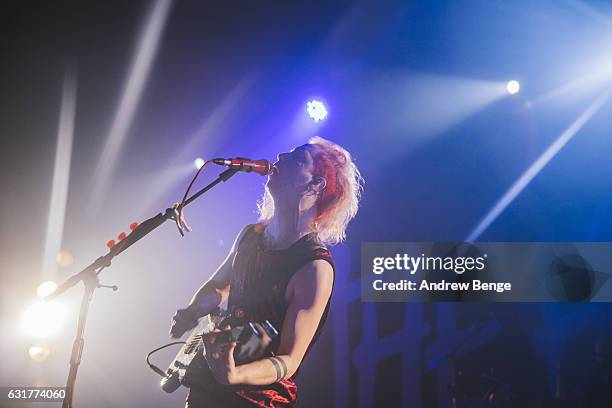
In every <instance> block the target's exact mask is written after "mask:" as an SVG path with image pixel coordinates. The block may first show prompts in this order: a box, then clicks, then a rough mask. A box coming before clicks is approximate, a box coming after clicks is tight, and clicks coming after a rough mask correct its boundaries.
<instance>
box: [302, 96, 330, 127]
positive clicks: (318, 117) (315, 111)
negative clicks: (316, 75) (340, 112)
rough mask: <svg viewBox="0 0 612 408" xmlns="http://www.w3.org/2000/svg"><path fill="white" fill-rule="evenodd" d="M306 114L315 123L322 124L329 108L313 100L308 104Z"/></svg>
mask: <svg viewBox="0 0 612 408" xmlns="http://www.w3.org/2000/svg"><path fill="white" fill-rule="evenodd" d="M306 112H308V116H310V117H311V118H312V120H314V121H315V122H320V121H322V120H323V119H325V118H326V117H327V108H325V104H324V103H323V102H321V101H317V100H312V101H309V102H307V103H306Z"/></svg>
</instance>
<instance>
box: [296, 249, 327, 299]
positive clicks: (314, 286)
mask: <svg viewBox="0 0 612 408" xmlns="http://www.w3.org/2000/svg"><path fill="white" fill-rule="evenodd" d="M333 282H334V269H333V268H332V266H331V265H330V263H329V262H327V261H325V260H323V259H315V260H313V261H310V262H308V263H306V264H304V265H303V266H302V267H301V268H300V269H299V270H298V271H297V272H296V273H295V274H294V275H293V276H292V277H291V280H290V282H289V286H290V287H291V289H292V290H291V292H292V293H293V294H297V295H298V296H299V297H301V296H306V297H309V298H313V297H314V298H318V297H323V298H325V299H327V298H328V297H329V295H330V294H331V290H332V285H333Z"/></svg>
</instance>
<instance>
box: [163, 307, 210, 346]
mask: <svg viewBox="0 0 612 408" xmlns="http://www.w3.org/2000/svg"><path fill="white" fill-rule="evenodd" d="M202 316H203V313H202V308H201V306H200V305H198V304H197V303H193V304H191V305H189V306H187V308H185V309H179V310H177V311H176V313H175V314H174V316H172V324H171V326H170V336H171V337H173V338H178V337H181V336H182V335H183V334H184V333H185V332H186V331H187V330H191V329H193V328H194V327H196V326H197V325H198V319H199V318H200V317H202Z"/></svg>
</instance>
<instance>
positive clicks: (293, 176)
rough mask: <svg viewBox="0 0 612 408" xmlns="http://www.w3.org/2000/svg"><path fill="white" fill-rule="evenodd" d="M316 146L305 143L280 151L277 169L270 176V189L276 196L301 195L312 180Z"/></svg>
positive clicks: (275, 165) (276, 164) (275, 164)
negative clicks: (283, 151)
mask: <svg viewBox="0 0 612 408" xmlns="http://www.w3.org/2000/svg"><path fill="white" fill-rule="evenodd" d="M315 149H316V146H314V145H311V144H305V145H302V146H299V147H296V148H295V149H293V150H291V151H290V152H287V153H280V154H279V155H278V161H277V162H276V163H274V167H276V169H277V171H276V172H274V173H273V174H271V175H270V176H269V178H268V183H267V185H268V189H269V190H270V192H271V193H272V194H273V195H275V196H287V195H289V196H294V197H298V198H299V196H301V195H302V194H303V193H304V192H305V190H306V188H307V186H308V183H310V181H311V180H312V171H313V168H314V167H313V155H314V153H315V151H314V150H315Z"/></svg>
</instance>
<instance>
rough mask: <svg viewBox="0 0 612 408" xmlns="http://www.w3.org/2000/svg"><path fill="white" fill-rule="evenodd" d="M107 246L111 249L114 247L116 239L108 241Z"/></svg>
mask: <svg viewBox="0 0 612 408" xmlns="http://www.w3.org/2000/svg"><path fill="white" fill-rule="evenodd" d="M106 246H107V247H108V249H111V248H112V247H114V246H115V240H114V239H111V240H110V241H108V242H107V243H106Z"/></svg>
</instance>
